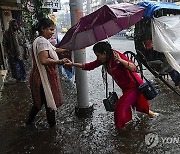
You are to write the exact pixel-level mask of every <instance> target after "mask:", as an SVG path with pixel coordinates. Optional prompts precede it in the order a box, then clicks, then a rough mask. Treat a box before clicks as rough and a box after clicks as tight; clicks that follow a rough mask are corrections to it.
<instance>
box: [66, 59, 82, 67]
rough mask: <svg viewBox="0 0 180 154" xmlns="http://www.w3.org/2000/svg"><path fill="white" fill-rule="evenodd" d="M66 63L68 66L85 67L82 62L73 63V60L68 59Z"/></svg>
mask: <svg viewBox="0 0 180 154" xmlns="http://www.w3.org/2000/svg"><path fill="white" fill-rule="evenodd" d="M65 65H68V66H75V67H78V68H83V64H82V63H73V62H72V61H70V60H68V62H67V63H65Z"/></svg>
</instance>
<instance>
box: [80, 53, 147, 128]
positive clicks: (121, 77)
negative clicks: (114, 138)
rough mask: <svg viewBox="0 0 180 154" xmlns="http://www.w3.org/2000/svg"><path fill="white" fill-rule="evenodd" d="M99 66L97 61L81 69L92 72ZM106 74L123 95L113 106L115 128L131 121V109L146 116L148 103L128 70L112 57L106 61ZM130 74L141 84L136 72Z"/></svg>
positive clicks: (122, 55)
mask: <svg viewBox="0 0 180 154" xmlns="http://www.w3.org/2000/svg"><path fill="white" fill-rule="evenodd" d="M115 52H117V51H115ZM117 53H118V54H119V55H120V57H121V58H122V59H124V60H126V61H129V62H131V61H130V60H129V59H128V58H127V57H126V56H125V55H124V54H121V53H119V52H117ZM100 65H102V63H101V62H100V61H98V60H95V61H93V62H90V63H86V64H84V66H83V69H84V70H93V69H94V68H96V67H99V66H100ZM108 73H109V74H110V75H111V76H112V78H113V79H114V81H115V82H116V83H117V85H118V86H119V87H120V88H121V89H122V92H123V95H122V96H121V97H120V98H119V100H118V102H117V103H116V106H115V112H114V118H115V125H116V127H117V128H121V127H124V126H125V123H127V122H128V121H130V120H131V119H132V113H131V107H133V108H134V107H136V110H137V111H140V112H144V113H147V114H148V113H149V104H148V101H147V100H146V99H145V97H144V96H143V95H142V94H140V92H139V90H138V85H137V83H136V81H134V79H133V77H132V75H131V74H130V72H129V70H128V69H127V68H126V67H125V66H124V65H123V64H121V63H120V62H119V61H117V60H116V59H115V58H113V57H112V58H110V59H109V61H108ZM132 73H133V75H134V76H135V78H136V79H137V80H138V82H139V83H140V84H141V83H143V80H142V79H141V77H140V76H139V75H138V74H137V73H136V72H132Z"/></svg>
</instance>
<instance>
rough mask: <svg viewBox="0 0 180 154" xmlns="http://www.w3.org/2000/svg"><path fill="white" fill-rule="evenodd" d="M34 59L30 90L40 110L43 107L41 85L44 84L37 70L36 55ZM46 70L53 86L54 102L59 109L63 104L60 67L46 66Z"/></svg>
mask: <svg viewBox="0 0 180 154" xmlns="http://www.w3.org/2000/svg"><path fill="white" fill-rule="evenodd" d="M32 57H33V67H32V69H31V73H30V89H31V93H32V98H33V103H34V105H35V106H36V107H38V108H39V109H40V108H41V106H42V103H41V95H40V85H41V84H42V83H41V77H40V74H39V70H38V68H37V64H36V61H35V58H34V55H33V56H32ZM45 69H46V72H47V76H48V80H49V83H50V85H51V91H52V94H53V98H54V101H55V103H56V107H59V106H60V105H61V104H62V89H61V84H60V77H59V72H58V66H57V65H48V66H45Z"/></svg>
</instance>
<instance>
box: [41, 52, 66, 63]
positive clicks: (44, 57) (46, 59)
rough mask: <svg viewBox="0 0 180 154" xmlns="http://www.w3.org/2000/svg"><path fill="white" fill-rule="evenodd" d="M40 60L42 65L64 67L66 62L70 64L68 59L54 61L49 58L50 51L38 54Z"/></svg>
mask: <svg viewBox="0 0 180 154" xmlns="http://www.w3.org/2000/svg"><path fill="white" fill-rule="evenodd" d="M38 57H39V60H40V62H41V64H42V65H64V64H65V63H66V62H68V59H67V58H63V59H60V60H59V59H58V60H54V59H52V58H50V57H49V54H48V51H41V52H40V53H39V54H38Z"/></svg>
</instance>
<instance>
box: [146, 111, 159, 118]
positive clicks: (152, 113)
mask: <svg viewBox="0 0 180 154" xmlns="http://www.w3.org/2000/svg"><path fill="white" fill-rule="evenodd" d="M158 115H159V113H157V112H153V111H151V110H149V114H148V116H149V117H150V118H154V117H157V116H158Z"/></svg>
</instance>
